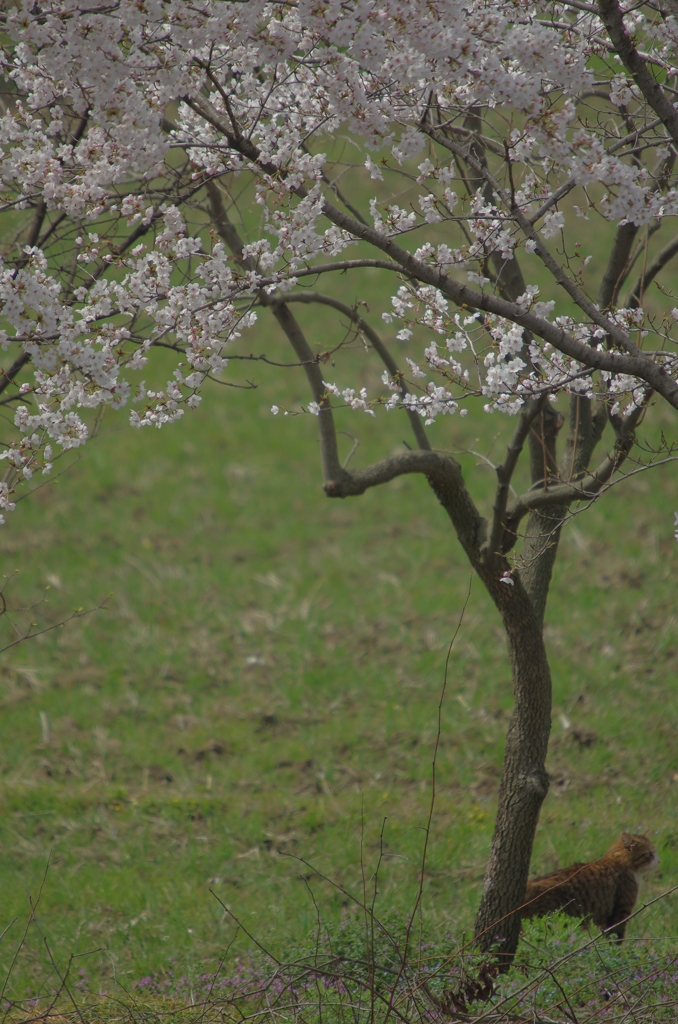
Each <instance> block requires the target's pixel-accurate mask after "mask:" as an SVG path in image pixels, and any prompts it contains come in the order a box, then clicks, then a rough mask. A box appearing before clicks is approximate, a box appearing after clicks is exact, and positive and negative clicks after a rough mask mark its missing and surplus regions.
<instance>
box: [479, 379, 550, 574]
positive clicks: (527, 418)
mask: <svg viewBox="0 0 678 1024" xmlns="http://www.w3.org/2000/svg"><path fill="white" fill-rule="evenodd" d="M547 400H548V394H544V395H542V396H541V397H540V398H538V399H532V400H531V401H529V402H526V404H525V405H524V406H523V408H522V409H521V411H520V415H519V417H518V424H517V426H516V429H515V432H514V434H513V437H512V438H511V440H510V441H509V444H508V447H507V449H506V457H505V458H504V461H503V462H502V464H501V465H500V466H497V469H496V473H497V491H496V495H495V499H494V509H493V516H492V527H491V531H490V537H489V540H488V541H487V542H486V545H484V553H485V555H487V554H490V555H491V554H494V553H495V552H497V551H500V550H501V551H504V550H505V546H504V534H505V532H506V508H507V505H508V498H509V488H510V485H511V478H512V476H513V473H514V470H515V468H516V466H517V464H518V459H519V458H520V454H521V452H522V450H523V447H524V445H525V441H526V440H527V437H528V435H529V433H530V429H531V427H532V424H533V423H534V421H535V419H536V417H537V416H538V415H539V413H540V412H541V411H542V410H543V408H544V405H545V404H546V402H547ZM513 543H515V538H514V540H513ZM511 546H513V544H511Z"/></svg>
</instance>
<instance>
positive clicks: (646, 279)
mask: <svg viewBox="0 0 678 1024" xmlns="http://www.w3.org/2000/svg"><path fill="white" fill-rule="evenodd" d="M677 253H678V235H676V236H675V238H672V239H671V241H670V242H669V243H668V245H665V246H664V248H663V249H662V250H661V252H658V253H657V255H656V256H655V258H654V259H653V260H652V263H651V264H650V266H649V267H646V269H645V270H644V271H643V273H642V274H641V275H640V277H639V278H638V280H637V281H636V283H635V285H634V286H633V288H632V289H631V294H630V296H629V301H628V305H629V306H630V308H631V309H638V308H639V306H640V305H641V303H642V300H643V295H644V293H645V289H646V288H647V286H648V284H650V282H651V281H653V280H654V278H655V277H656V276H657V274H658V273H659V272H660V270H663V269H664V267H665V266H666V264H667V263H668V262H669V261H670V260H672V259H673V257H674V256H675V255H676V254H677Z"/></svg>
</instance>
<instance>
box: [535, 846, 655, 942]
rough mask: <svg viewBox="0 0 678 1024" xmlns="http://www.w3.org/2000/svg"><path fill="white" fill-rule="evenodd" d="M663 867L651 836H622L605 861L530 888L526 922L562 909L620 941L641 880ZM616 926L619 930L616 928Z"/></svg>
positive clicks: (571, 869)
mask: <svg viewBox="0 0 678 1024" xmlns="http://www.w3.org/2000/svg"><path fill="white" fill-rule="evenodd" d="M656 864H659V857H658V856H657V851H656V850H655V847H654V845H653V844H652V843H651V842H650V840H649V839H648V838H647V836H632V835H629V833H628V832H622V835H621V839H619V840H618V841H617V842H616V843H615V844H614V846H611V847H610V849H609V850H608V851H607V853H606V854H605V856H604V857H601V858H600V860H594V861H591V863H590V864H573V865H572V867H569V868H561V869H560V870H559V871H553V872H552V873H551V874H550V875H544V876H543V877H542V878H533V879H531V880H530V881H529V882H528V883H527V892H526V894H525V903H526V906H525V907H523V911H522V915H523V917H542V916H543V915H544V914H550V913H551V912H552V911H554V910H563V911H564V912H565V913H566V914H570V915H571V916H572V917H583V918H584V922H585V923H586V922H588V921H593V923H594V924H597V925H598V927H599V928H611V929H612V931H611V933H610V934H611V935H616V937H617V941H618V942H621V941H622V939H623V938H624V932H625V931H626V921H625V918H627V917H628V916H629V914H630V913H631V912H632V910H633V908H634V906H635V902H636V899H637V897H638V887H639V882H640V878H641V876H642V875H644V874H645V872H646V871H649V870H650V868H653V867H654V866H655V865H656ZM614 925H616V926H617V927H616V928H614V927H613V926H614Z"/></svg>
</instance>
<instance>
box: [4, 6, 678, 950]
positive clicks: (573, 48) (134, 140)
mask: <svg viewBox="0 0 678 1024" xmlns="http://www.w3.org/2000/svg"><path fill="white" fill-rule="evenodd" d="M0 19H1V21H0V41H1V42H2V71H1V73H2V76H3V82H4V90H3V107H2V117H1V118H0V214H1V215H2V218H3V223H4V227H5V231H4V232H3V257H2V259H3V262H2V267H1V268H0V317H1V324H0V325H1V326H2V328H3V330H2V331H1V332H0V344H1V345H2V347H3V349H4V350H6V351H7V353H8V356H7V368H6V369H3V370H2V377H1V378H0V393H2V394H1V397H0V402H1V403H2V404H3V405H4V406H5V410H4V411H5V413H6V414H7V416H8V420H7V424H6V433H5V435H4V436H5V438H6V442H5V447H4V450H2V452H0V458H2V459H3V460H4V461H5V465H6V472H5V474H4V478H3V480H2V481H1V482H0V505H2V507H3V509H4V510H5V511H7V510H11V509H13V508H14V504H13V496H14V493H15V491H16V489H17V488H18V487H19V486H20V485H22V483H23V482H24V481H26V480H29V479H30V478H31V477H32V476H33V475H34V474H35V473H43V474H48V473H49V472H50V469H51V468H52V464H53V461H54V459H55V457H57V456H58V455H59V453H62V452H64V451H67V450H69V449H71V448H74V447H77V446H80V445H82V444H84V443H85V442H86V440H87V438H88V426H87V416H86V415H85V414H84V410H87V409H99V408H103V407H105V406H111V407H113V408H118V407H120V406H123V405H126V404H129V405H130V406H131V412H130V422H131V424H132V425H133V426H135V427H139V428H140V427H145V426H158V427H159V426H162V425H163V424H167V423H171V422H173V421H174V420H177V419H179V418H180V417H181V416H182V415H183V414H184V412H185V410H186V409H187V408H188V409H192V408H195V407H196V406H197V405H198V403H199V402H200V391H201V387H202V385H203V384H204V382H205V381H206V380H207V379H208V378H216V379H220V380H222V381H224V382H226V383H232V384H238V383H243V382H244V380H246V377H245V374H244V373H241V372H240V371H241V370H242V369H243V367H244V366H245V367H247V368H248V370H249V371H250V372H251V366H252V362H251V361H252V359H257V358H263V357H262V355H261V353H257V352H256V351H253V350H252V343H251V342H250V343H248V337H253V335H251V334H248V329H249V328H250V327H251V326H252V324H254V322H255V320H256V319H257V317H258V316H259V317H262V316H272V317H273V318H274V319H275V321H277V323H278V325H279V327H280V329H281V332H282V333H281V337H283V338H285V339H286V340H287V341H288V342H289V344H290V345H291V348H292V350H293V357H292V358H290V359H288V360H287V362H288V363H293V364H295V365H296V366H297V367H298V368H301V369H303V372H304V373H305V375H306V378H307V381H308V386H309V389H310V394H309V401H308V404H307V405H305V406H303V407H302V408H301V409H299V408H297V409H293V410H290V409H284V408H283V407H282V405H283V403H282V400H281V402H280V407H279V406H277V405H274V406H273V408H272V410H271V412H272V415H282V414H284V413H289V412H295V413H299V412H303V413H305V414H308V415H310V416H314V417H316V418H317V424H318V431H319V437H320V450H321V456H322V471H323V476H324V488H325V492H326V494H327V495H328V496H329V497H331V498H348V497H352V496H357V495H360V494H363V493H364V492H365V491H366V490H367V489H368V488H371V487H375V486H377V485H379V484H382V483H386V482H387V481H390V480H393V479H394V478H395V477H397V476H399V475H402V474H405V473H421V474H423V475H424V476H425V477H426V479H427V481H428V483H429V485H430V487H431V489H432V491H433V494H434V495H435V497H436V498H437V499H438V501H439V502H441V504H442V505H443V507H444V509H445V511H446V512H447V513H448V515H449V518H450V520H451V524H452V526H453V528H454V530H455V531H456V534H457V537H458V539H459V541H460V543H461V545H462V547H463V548H464V551H465V552H466V554H467V556H468V559H469V561H470V563H471V565H472V566H473V569H474V570H475V572H476V573H477V575H478V576H479V577H480V579H481V580H482V582H483V584H484V585H485V587H486V588H487V590H488V592H489V594H490V595H491V597H492V600H493V601H494V603H495V605H496V608H497V610H498V612H499V614H500V616H501V619H502V622H503V624H504V627H505V631H506V638H507V644H508V650H509V655H510V662H511V667H512V674H513V694H514V709H513V715H512V718H511V722H510V726H509V729H508V733H507V737H506V747H505V756H504V768H503V776H502V781H501V787H500V792H499V803H498V811H497V819H496V825H495V830H494V836H493V839H492V847H491V851H490V855H489V860H488V865H487V871H486V876H485V884H484V889H483V895H482V899H481V904H480V907H479V910H478V916H477V920H476V935H477V939H478V942H479V945H480V947H481V948H482V949H484V950H489V949H490V948H491V947H493V945H494V944H495V943H496V942H497V939H498V936H500V937H501V941H500V947H501V950H502V953H503V955H504V958H505V959H506V957H510V955H511V954H512V953H513V952H514V951H515V949H516V946H517V941H518V930H519V913H515V911H516V908H517V907H519V905H520V903H521V902H522V899H523V894H524V892H525V883H526V879H527V875H528V870H529V863H530V855H531V849H532V841H533V837H534V832H535V828H536V824H537V820H538V816H539V811H540V808H541V805H542V802H543V800H544V797H545V796H546V793H547V790H548V776H547V773H546V769H545V766H544V765H545V757H546V752H547V744H548V736H549V729H550V717H551V680H550V673H549V665H548V659H547V653H546V649H545V645H544V637H543V621H544V611H545V605H546V600H547V595H548V590H549V585H550V581H551V571H552V566H553V562H554V559H555V557H556V553H557V549H558V540H559V536H560V531H561V527H562V525H563V523H564V521H565V520H566V518H567V516H568V515H569V514H570V510H571V509H572V507H573V506H575V505H577V504H578V503H579V504H578V507H580V508H581V507H583V506H585V505H586V504H587V503H589V504H590V503H591V502H592V501H594V500H595V499H597V498H598V497H600V496H601V495H602V494H604V493H606V492H607V491H609V490H610V487H611V486H612V484H613V483H614V482H615V481H616V480H618V479H619V477H620V473H623V472H624V469H623V466H624V463H625V462H627V460H628V457H629V455H630V453H631V452H632V451H633V450H634V445H635V444H636V430H637V427H638V425H639V423H640V421H641V419H642V418H643V416H644V414H645V412H646V410H647V408H648V405H649V404H650V403H651V402H653V401H654V402H659V401H661V402H665V403H668V404H669V405H671V406H673V407H674V408H678V382H677V377H678V360H677V356H676V344H677V342H678V328H677V327H676V321H677V320H678V308H675V309H673V310H672V311H671V310H670V306H671V297H670V294H669V295H668V301H667V296H666V295H665V294H664V293H666V288H663V289H662V292H661V293H660V292H659V291H657V290H656V289H655V290H654V291H653V290H652V286H653V282H654V283H655V284H657V278H658V275H660V273H661V271H662V269H663V268H664V267H665V266H666V265H667V264H668V263H669V261H670V260H671V259H672V258H673V257H674V256H675V255H676V254H677V253H678V236H674V237H672V236H671V233H670V231H671V224H672V223H673V222H674V221H675V218H676V215H677V214H678V192H677V191H676V188H675V178H674V168H675V160H676V145H678V110H677V109H676V106H675V103H674V101H675V99H676V95H677V92H676V90H677V88H678V65H677V63H676V44H677V43H678V4H677V3H676V0H657V2H649V3H642V2H641V3H639V4H632V5H629V8H628V12H626V11H625V9H624V6H623V5H621V4H620V3H619V2H618V0H597V2H596V0H562V2H557V3H556V2H549V0H466V2H465V3H461V2H460V0H271V2H268V3H266V2H264V0H248V2H223V0H192V2H190V3H189V2H186V0H14V2H9V3H7V4H5V5H4V10H3V13H2V14H0ZM347 153H349V154H350V155H349V156H347V155H346V154H347ZM236 195H237V196H239V197H240V200H239V203H236V201H235V197H236ZM243 197H244V198H243ZM243 204H244V205H245V206H246V207H247V210H246V215H245V216H241V215H240V214H239V212H238V211H239V210H240V209H241V208H242V206H243ZM587 220H588V221H592V220H593V221H598V222H599V223H600V225H601V229H600V237H601V239H603V240H604V239H605V238H606V237H608V234H609V238H610V239H611V241H610V243H609V245H608V246H607V249H606V251H605V252H601V251H597V252H596V253H595V254H587V253H586V252H585V251H584V250H583V249H582V246H581V245H580V243H579V240H578V234H580V233H581V230H582V226H583V225H584V224H585V222H586V221H587ZM608 224H609V225H610V230H609V232H608V233H606V230H605V229H606V226H607V225H608ZM673 230H674V231H675V227H674V228H673ZM601 244H602V243H601ZM592 255H593V256H594V258H595V263H593V264H591V263H590V261H591V258H592ZM368 267H369V268H374V269H376V270H378V271H379V273H380V274H381V275H382V277H383V279H384V281H386V282H389V283H390V286H389V291H390V293H391V294H392V298H391V300H390V303H388V304H386V307H385V308H383V309H381V310H379V311H377V315H376V319H375V318H373V317H372V315H371V314H368V313H367V312H366V310H365V307H364V305H362V304H360V303H359V302H354V301H352V300H351V301H349V302H345V301H341V300H340V299H338V298H336V293H337V289H334V290H333V289H332V287H331V280H332V279H333V278H334V277H336V276H337V275H340V274H341V275H344V278H343V280H346V281H349V282H350V289H352V294H353V293H355V294H358V295H360V289H361V282H362V277H361V271H363V269H364V268H368ZM323 282H328V288H327V290H326V289H324V286H323ZM347 287H348V286H347ZM385 287H386V286H385ZM540 289H541V292H540ZM346 291H347V288H344V289H343V293H344V294H346ZM648 296H649V297H648ZM299 304H320V305H322V306H323V308H324V309H325V311H326V313H327V316H328V317H334V318H337V320H338V321H339V322H340V323H342V324H343V325H344V326H345V327H346V328H347V338H348V339H350V338H357V337H359V338H360V339H361V340H362V342H363V343H364V347H365V349H366V350H368V358H374V359H376V360H378V361H379V363H380V366H381V374H382V375H381V385H380V386H379V387H375V388H373V390H372V392H369V391H368V390H367V389H366V388H365V387H360V386H359V385H358V384H357V382H356V381H355V380H353V381H352V380H351V379H346V378H344V379H339V378H338V377H337V374H338V373H340V372H343V371H341V370H340V369H337V370H336V371H335V369H334V364H335V363H336V362H338V361H339V360H340V356H341V347H340V349H339V350H338V351H336V352H335V353H334V354H333V359H332V363H331V364H330V362H329V361H328V359H329V353H328V352H327V351H326V347H327V346H326V344H324V339H322V338H308V339H307V337H306V335H305V334H304V331H303V330H302V327H301V325H300V322H299V319H298V317H296V316H295V313H294V310H295V307H296V306H298V305H299ZM379 313H380V314H381V319H379V316H378V314H379ZM377 325H378V328H377ZM158 349H165V350H170V351H173V352H174V353H176V368H175V369H174V371H173V375H172V378H171V380H169V381H168V382H167V384H166V386H164V387H163V388H162V389H160V390H158V389H149V388H147V387H146V385H145V384H144V381H143V379H141V378H142V376H143V372H144V367H145V366H146V365H147V364H148V361H149V360H152V359H153V358H154V353H155V352H156V351H157V350H158ZM280 372H283V371H282V369H281V371H280ZM228 397H229V400H233V401H237V392H229V393H228ZM339 409H346V410H348V411H349V413H350V411H354V412H356V413H357V414H358V415H359V416H364V415H366V414H367V415H370V416H373V415H383V416H386V417H389V418H390V420H391V421H392V422H394V423H395V424H397V425H398V429H400V424H401V422H402V418H403V417H405V418H406V419H407V420H408V421H409V424H410V427H411V430H412V436H413V440H414V447H413V448H411V449H410V448H406V447H404V448H403V450H402V451H401V452H400V453H399V454H396V455H390V456H389V457H386V458H384V459H383V460H382V461H380V462H377V463H375V464H373V465H367V466H364V467H362V468H350V469H349V468H348V465H347V464H345V463H343V464H342V461H341V459H340V454H339V444H338V440H337V431H336V428H335V420H336V416H337V411H338V410H339ZM561 410H562V411H561ZM469 412H470V413H472V414H474V415H478V416H484V415H487V414H492V413H494V414H495V415H496V416H499V417H501V418H504V417H505V418H506V420H505V422H506V423H507V424H508V427H509V434H508V435H507V436H508V437H509V439H508V441H507V443H506V448H505V452H504V454H503V457H502V459H501V461H500V463H499V464H498V465H497V466H496V467H495V470H496V492H495V497H494V503H493V506H492V508H491V509H489V510H487V512H486V513H485V514H483V512H482V511H481V510H480V509H479V508H478V506H477V505H476V503H475V501H474V499H473V497H472V495H471V492H470V490H469V488H468V487H467V483H466V481H465V479H464V476H463V474H462V470H461V467H460V465H459V463H458V462H457V461H456V460H455V458H454V457H453V456H452V455H451V454H449V453H448V452H447V451H444V450H436V449H434V448H433V446H432V444H431V442H430V432H429V431H427V427H428V426H430V425H431V424H432V423H434V422H435V421H436V420H437V419H439V418H441V417H445V416H447V417H454V416H464V415H466V414H467V413H469ZM509 421H510V422H509ZM273 423H274V421H273V420H272V424H273ZM293 426H294V425H293V424H292V423H290V424H289V427H290V429H293ZM12 431H13V435H12V433H11V432H12ZM606 432H607V433H606ZM604 435H605V438H606V440H605V441H604V451H603V453H602V454H599V455H598V456H597V457H594V456H595V451H596V449H597V448H598V447H599V446H600V445H601V443H603V438H604ZM449 436H450V446H451V447H453V446H454V420H452V421H450V422H449ZM561 436H562V437H563V438H564V442H563V441H562V440H561ZM399 437H400V434H399V435H398V438H399ZM559 448H560V449H561V450H560V451H559ZM636 451H637V448H636ZM635 457H636V456H635V455H634V458H635ZM521 458H523V459H524V461H526V462H527V464H528V466H529V473H530V478H531V484H530V485H529V486H528V488H527V489H526V490H525V491H524V493H519V494H516V493H514V492H513V491H512V486H513V483H512V482H513V481H515V480H516V479H517V478H516V477H515V471H516V468H517V466H518V464H519V462H520V460H521ZM672 458H673V448H672V447H671V446H670V445H669V444H667V445H666V446H665V448H664V449H663V450H658V451H656V452H653V453H651V454H650V455H649V457H648V458H646V464H647V462H648V459H649V462H652V463H655V464H656V463H665V462H667V461H670V460H671V459H672ZM627 465H628V463H627ZM635 465H636V467H637V468H639V467H638V464H637V463H635ZM582 503H583V506H582Z"/></svg>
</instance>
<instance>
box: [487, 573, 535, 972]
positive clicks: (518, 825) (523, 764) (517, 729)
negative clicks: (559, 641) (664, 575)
mask: <svg viewBox="0 0 678 1024" xmlns="http://www.w3.org/2000/svg"><path fill="white" fill-rule="evenodd" d="M504 585H505V584H504ZM521 591H522V595H523V600H520V596H521V595H519V594H518V593H516V594H515V596H514V595H513V594H512V595H511V598H513V599H512V600H508V601H506V602H505V605H504V607H502V609H501V611H502V617H503V620H504V627H505V629H506V635H507V639H508V649H509V657H510V661H511V670H512V673H513V695H514V707H513V714H512V716H511V723H510V725H509V729H508V733H507V736H506V747H505V750H504V765H503V771H502V778H501V786H500V789H499V806H498V809H497V818H496V822H495V827H494V835H493V837H492V848H491V851H490V857H489V861H488V864H487V869H486V871H485V881H484V885H483V894H482V898H481V902H480V907H479V909H478V914H477V916H476V923H475V934H476V938H477V941H478V946H479V948H480V949H481V950H482V951H486V952H487V951H489V950H490V949H492V948H494V947H498V948H499V951H500V952H499V963H500V965H501V967H502V968H503V969H504V970H506V969H508V967H509V966H510V965H511V963H512V961H513V956H514V954H515V951H516V949H517V946H518V937H519V934H520V914H519V913H518V914H514V913H512V911H514V910H515V909H516V907H519V906H520V905H521V904H522V903H523V902H524V898H525V889H526V885H527V876H528V873H529V870H530V858H531V856H532V843H533V840H534V834H535V830H536V827H537V822H538V820H539V812H540V810H541V805H542V803H543V801H544V797H545V796H546V793H547V792H548V787H549V781H548V775H547V772H546V768H545V760H546V752H547V749H548V739H549V733H550V730H551V673H550V670H549V665H548V660H547V657H546V648H545V646H544V639H543V630H542V624H541V621H540V617H539V616H538V615H537V614H536V613H535V610H534V609H533V608H532V605H531V602H530V600H529V598H528V596H527V593H526V592H525V591H523V590H522V587H521ZM502 604H504V602H502Z"/></svg>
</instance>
